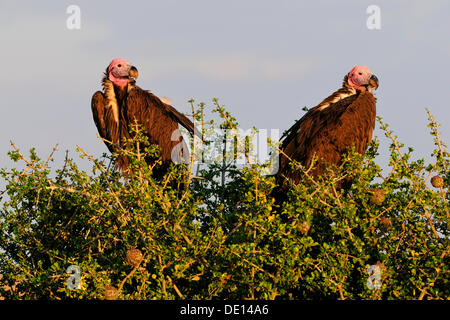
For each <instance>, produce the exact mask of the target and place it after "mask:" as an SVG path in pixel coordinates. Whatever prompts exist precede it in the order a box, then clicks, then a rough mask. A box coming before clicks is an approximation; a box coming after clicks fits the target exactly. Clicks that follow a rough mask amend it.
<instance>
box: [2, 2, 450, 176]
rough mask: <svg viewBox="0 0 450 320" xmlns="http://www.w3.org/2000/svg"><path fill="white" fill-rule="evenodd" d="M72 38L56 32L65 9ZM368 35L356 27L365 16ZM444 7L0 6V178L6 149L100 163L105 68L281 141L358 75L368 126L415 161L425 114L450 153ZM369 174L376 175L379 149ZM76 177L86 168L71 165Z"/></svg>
mask: <svg viewBox="0 0 450 320" xmlns="http://www.w3.org/2000/svg"><path fill="white" fill-rule="evenodd" d="M72 4H74V5H78V6H79V7H80V9H81V29H80V30H69V29H68V28H67V26H66V20H67V18H68V17H69V15H68V14H67V13H66V9H67V7H68V6H69V5H72ZM372 4H374V5H377V6H379V8H380V10H381V29H380V30H369V29H368V28H367V26H366V20H367V18H368V14H367V13H366V9H367V7H368V6H369V5H372ZM449 13H450V1H440V0H433V1H412V0H411V1H407V0H403V1H400V0H391V1H381V0H372V1H363V0H353V1H351V0H343V1H331V0H329V1H325V0H324V1H314V2H313V1H294V0H281V1H261V0H258V1H254V0H247V1H242V0H241V1H234V0H230V1H211V0H210V1H206V0H205V1H200V0H190V1H172V0H165V1H129V2H124V1H95V2H94V1H76V0H74V1H70V2H69V1H39V2H37V1H3V0H1V1H0V39H2V44H1V49H0V61H2V62H3V64H2V66H1V68H0V70H1V71H0V74H1V77H0V93H1V100H0V104H1V109H0V110H1V119H2V126H1V127H0V130H1V131H0V139H1V140H0V166H1V167H11V166H13V163H12V162H11V161H10V160H8V158H7V156H6V153H7V152H8V150H10V149H11V147H10V145H9V140H13V141H14V142H15V144H16V145H17V146H18V147H19V148H21V150H23V151H24V152H26V151H27V150H28V149H29V148H31V147H36V149H37V151H38V154H39V155H40V156H41V157H42V158H45V157H47V156H48V155H49V154H50V152H51V150H52V148H53V147H54V145H55V144H57V143H58V144H59V152H58V153H57V154H56V157H55V162H54V163H53V167H54V168H55V169H56V168H58V167H60V166H61V164H62V160H63V158H64V153H65V150H66V149H68V150H69V151H70V155H71V157H73V158H76V157H77V154H76V153H75V146H76V145H80V146H82V147H83V148H84V149H85V150H87V151H88V152H89V153H91V154H93V155H94V156H100V155H101V154H102V153H103V152H107V149H106V147H105V146H104V144H103V143H102V142H101V141H100V140H98V139H97V137H96V135H97V129H96V127H95V125H94V122H93V120H92V115H91V110H90V100H91V97H92V95H93V93H94V92H95V91H96V90H99V89H100V80H101V77H102V74H103V72H104V70H105V68H106V66H107V65H108V63H109V62H110V61H111V60H112V59H113V58H116V57H124V58H126V59H128V60H130V61H131V62H132V63H133V64H134V65H135V66H136V67H137V68H138V69H139V72H140V76H139V79H138V85H139V86H141V87H142V88H144V89H148V90H151V91H152V92H154V93H155V94H156V95H158V96H160V97H163V96H166V97H169V98H170V99H171V101H172V103H173V105H174V106H175V107H176V108H177V109H178V110H180V111H182V112H190V106H189V104H188V102H187V101H188V100H189V99H191V98H194V99H195V100H196V101H197V102H200V101H203V102H206V103H208V105H210V106H211V105H212V104H211V99H212V98H214V97H217V98H219V101H220V102H221V103H222V104H224V105H226V106H227V109H228V110H229V111H231V113H232V114H233V115H234V116H235V117H236V118H237V120H238V121H239V123H240V124H241V126H242V127H243V129H247V128H250V127H252V126H255V127H257V128H261V129H271V128H279V129H280V130H281V132H282V131H283V130H285V129H287V128H289V127H290V126H291V125H292V124H293V122H294V121H295V120H296V119H299V118H300V117H301V115H302V114H303V113H304V112H303V111H302V108H303V107H304V106H308V107H313V106H315V105H317V104H318V103H320V102H321V101H322V100H323V99H324V98H325V97H327V96H328V95H329V94H330V93H332V92H333V91H335V90H336V89H337V88H338V87H339V86H340V85H341V81H342V78H343V77H344V75H345V74H346V73H347V72H348V71H349V70H350V69H351V68H352V67H353V66H354V65H357V64H364V65H367V66H369V67H370V68H371V69H372V71H373V72H374V73H375V74H376V75H377V76H378V78H379V80H380V88H379V90H378V91H377V92H376V96H377V99H378V104H377V114H378V115H380V116H381V117H383V119H384V121H386V122H387V123H389V125H390V127H391V128H392V129H393V130H394V131H395V134H396V135H398V137H399V139H400V141H402V142H403V143H405V145H406V146H413V147H415V153H414V155H415V157H416V158H421V157H425V158H429V155H430V153H431V152H432V149H433V142H432V138H431V136H430V135H429V134H428V128H427V127H426V123H427V120H426V112H425V108H429V109H430V110H431V112H432V113H433V115H434V116H435V117H436V119H437V121H438V122H440V123H441V124H442V127H441V129H440V131H441V137H442V139H443V140H444V141H445V142H447V143H449V141H450V129H449V119H450V105H449V102H448V101H447V97H448V94H449V91H450V90H449V85H450V81H449V71H450V70H449V69H450V63H449V58H450V32H449V30H450V19H448V14H449ZM375 135H377V136H378V137H379V138H380V140H381V141H382V144H381V147H380V150H379V151H380V153H381V157H380V159H379V162H380V165H382V166H383V167H384V166H385V165H386V163H385V161H386V159H387V154H388V144H387V140H386V139H385V138H384V136H383V134H382V133H381V132H380V131H379V129H378V124H377V129H376V130H375ZM77 162H78V163H80V166H81V167H82V168H83V169H86V170H87V169H89V168H90V164H89V163H88V162H87V161H86V160H81V159H80V160H77Z"/></svg>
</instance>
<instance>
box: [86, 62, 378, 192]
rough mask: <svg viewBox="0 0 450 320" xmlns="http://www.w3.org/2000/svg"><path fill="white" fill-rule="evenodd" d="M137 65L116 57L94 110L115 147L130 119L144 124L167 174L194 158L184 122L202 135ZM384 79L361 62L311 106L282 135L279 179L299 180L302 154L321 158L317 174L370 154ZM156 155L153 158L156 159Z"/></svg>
mask: <svg viewBox="0 0 450 320" xmlns="http://www.w3.org/2000/svg"><path fill="white" fill-rule="evenodd" d="M137 77H138V71H137V69H136V68H135V67H134V66H132V65H131V63H130V62H129V61H127V60H125V59H122V58H117V59H114V60H113V61H112V62H111V63H110V64H109V66H108V67H107V69H106V72H105V76H104V78H103V80H102V85H103V92H101V91H97V92H96V93H95V94H94V96H93V97H92V104H91V105H92V114H93V116H94V121H95V124H96V125H97V129H98V132H99V134H100V136H101V137H102V138H103V139H104V141H105V143H106V145H107V147H108V149H109V150H110V151H111V152H116V151H118V148H124V147H125V143H126V142H125V141H126V139H130V138H133V135H134V133H133V132H131V133H130V130H129V126H130V125H135V124H137V125H139V126H141V127H142V128H143V129H144V134H145V135H146V136H147V137H148V141H149V143H150V144H154V145H157V146H158V147H159V152H160V154H159V156H160V158H161V161H162V165H161V166H160V167H159V169H158V170H159V175H160V174H163V173H164V172H165V171H166V170H167V168H168V167H169V165H170V163H171V162H172V161H174V160H175V162H178V163H179V162H181V161H182V160H183V159H184V160H186V159H188V157H189V155H188V149H187V146H186V144H185V142H184V140H183V137H182V136H181V134H180V132H179V130H178V124H181V125H182V126H183V127H185V128H186V129H187V130H188V131H189V132H190V134H192V135H193V134H195V135H197V136H199V137H200V138H201V133H199V132H198V131H197V130H196V128H194V124H193V123H192V121H191V120H189V119H188V118H187V117H186V116H184V115H183V114H181V113H180V112H178V111H177V110H176V109H175V108H174V107H172V106H171V105H169V104H167V103H165V102H163V101H162V100H161V99H159V98H158V97H157V96H155V95H154V94H152V93H151V92H150V91H147V90H143V89H141V88H140V87H138V86H137V85H136V79H137ZM377 88H378V79H377V77H376V76H375V75H374V74H372V72H371V71H370V69H369V68H368V67H366V66H355V67H353V68H352V69H351V70H350V72H349V73H348V74H347V75H346V76H345V77H344V81H343V83H342V87H341V88H340V89H338V90H337V91H336V92H334V93H333V94H331V95H330V96H329V97H328V98H326V99H325V100H323V101H322V102H321V103H320V104H318V105H317V106H316V107H314V108H312V109H310V110H309V111H308V112H307V113H306V114H305V115H304V116H303V117H302V118H301V119H300V120H298V121H297V122H296V123H295V124H294V125H293V126H292V127H291V128H290V129H288V130H287V131H286V132H285V133H284V135H283V136H282V138H281V148H280V162H279V164H280V165H279V171H278V173H277V175H276V181H277V183H278V185H280V186H282V185H285V183H284V182H285V181H286V180H287V179H290V180H292V182H294V183H298V182H299V181H300V179H301V176H302V175H301V174H300V172H299V171H298V170H294V169H293V168H291V166H290V165H289V163H290V161H292V160H296V161H297V162H299V163H301V164H302V165H304V166H306V167H309V166H310V165H311V163H312V162H313V161H316V164H315V166H314V169H313V170H312V171H311V174H312V176H314V177H316V176H318V175H321V174H322V173H324V171H325V168H326V166H327V165H333V164H336V165H338V164H339V163H340V161H341V157H342V156H343V154H344V153H346V152H347V151H349V150H351V149H352V147H354V148H355V151H356V152H358V153H360V154H364V153H365V152H366V150H367V147H368V145H369V143H370V141H371V139H372V132H373V129H374V127H375V115H376V98H375V97H374V96H373V94H372V89H377ZM146 160H147V159H146ZM152 161H154V158H153V159H148V160H147V162H148V163H149V164H150V163H152ZM129 165H130V163H129V160H128V158H127V157H126V155H119V156H118V157H117V159H116V162H115V166H116V168H117V169H119V170H121V171H122V172H125V173H126V172H127V171H128V170H129Z"/></svg>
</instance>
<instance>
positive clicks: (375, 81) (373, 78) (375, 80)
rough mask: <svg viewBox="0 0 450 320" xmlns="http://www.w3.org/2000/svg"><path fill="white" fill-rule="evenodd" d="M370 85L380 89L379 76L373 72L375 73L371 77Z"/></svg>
mask: <svg viewBox="0 0 450 320" xmlns="http://www.w3.org/2000/svg"><path fill="white" fill-rule="evenodd" d="M369 85H370V86H371V87H372V88H375V90H376V89H378V78H377V76H376V75H374V74H373V75H372V76H371V77H370V79H369Z"/></svg>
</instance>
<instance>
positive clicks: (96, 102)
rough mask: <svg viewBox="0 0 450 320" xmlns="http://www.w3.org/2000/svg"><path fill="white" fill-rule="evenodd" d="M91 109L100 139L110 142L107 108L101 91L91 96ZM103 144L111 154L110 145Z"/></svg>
mask: <svg viewBox="0 0 450 320" xmlns="http://www.w3.org/2000/svg"><path fill="white" fill-rule="evenodd" d="M91 109H92V116H93V118H94V122H95V125H96V126H97V130H98V133H99V135H100V137H102V138H103V139H106V140H108V141H110V140H111V135H110V134H108V125H107V123H106V122H107V121H108V112H106V109H108V108H107V106H106V98H105V96H104V95H103V93H102V92H101V91H97V92H96V93H94V95H93V96H92V100H91ZM105 144H106V146H107V147H108V149H109V151H111V152H113V149H112V146H111V144H109V143H107V142H105Z"/></svg>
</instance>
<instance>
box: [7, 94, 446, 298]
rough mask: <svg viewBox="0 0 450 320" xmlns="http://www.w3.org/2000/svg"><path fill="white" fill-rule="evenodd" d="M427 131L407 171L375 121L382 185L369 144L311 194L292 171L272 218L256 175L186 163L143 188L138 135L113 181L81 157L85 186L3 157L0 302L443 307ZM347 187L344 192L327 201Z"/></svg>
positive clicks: (103, 163)
mask: <svg viewBox="0 0 450 320" xmlns="http://www.w3.org/2000/svg"><path fill="white" fill-rule="evenodd" d="M191 104H192V105H194V104H193V101H191ZM204 110H205V105H204V104H200V105H199V108H198V109H197V110H194V114H193V115H194V118H195V119H196V120H197V121H201V123H202V128H203V130H204V132H205V130H207V127H208V126H210V127H212V126H215V125H216V124H215V123H214V122H213V121H209V122H207V123H205V121H204V119H203V118H204V116H203V112H204ZM214 111H215V112H217V114H218V115H219V116H220V121H222V122H220V123H219V126H220V127H221V128H227V129H236V128H238V124H237V123H236V120H235V119H234V118H233V117H231V115H230V114H229V113H228V112H227V111H226V110H225V108H224V107H223V106H220V105H219V103H218V102H217V100H214ZM427 112H428V111H427ZM428 117H429V127H430V132H431V135H432V137H433V140H432V141H433V143H434V145H435V146H434V148H433V152H432V157H433V162H432V163H426V162H425V160H423V159H419V160H413V159H412V155H413V150H412V148H407V149H405V148H404V146H403V144H401V143H400V142H399V141H398V139H397V137H395V136H394V135H393V133H392V131H391V130H390V129H389V128H388V126H387V125H386V124H385V123H383V121H382V120H381V119H380V118H378V123H379V125H380V127H381V129H382V130H384V132H385V134H386V138H387V139H389V140H390V142H391V145H390V150H389V151H390V161H389V170H388V171H390V172H389V173H388V174H387V175H386V174H384V175H383V172H382V170H381V168H380V166H379V165H377V164H376V160H377V157H378V155H379V154H378V147H379V142H378V138H374V140H373V141H372V143H371V145H370V147H369V150H368V151H367V153H366V155H365V156H361V155H358V154H353V153H349V154H348V155H346V156H345V159H344V160H343V162H342V164H341V165H340V166H339V167H337V168H334V170H332V169H331V168H330V170H329V171H328V172H327V173H326V174H325V175H324V176H322V177H320V178H319V179H316V180H314V179H312V177H311V176H310V175H309V170H308V168H304V167H302V166H301V165H300V164H298V163H295V162H292V164H291V165H292V167H293V169H294V170H300V171H301V172H302V174H303V176H304V179H303V181H304V182H303V183H300V184H298V185H292V186H291V187H290V188H289V192H288V195H287V200H286V201H285V202H284V203H282V204H281V205H279V204H277V203H276V202H275V199H274V198H273V197H272V195H271V192H272V190H273V188H274V187H275V182H274V178H273V176H266V175H264V174H263V173H262V166H261V165H257V164H251V165H248V166H246V167H243V168H240V167H237V166H236V165H234V164H233V163H225V162H223V163H221V162H220V161H219V162H215V163H212V164H211V165H209V166H203V167H202V168H200V170H197V172H195V170H194V163H193V162H191V163H190V164H185V165H173V166H172V167H171V168H170V170H169V171H168V173H167V174H166V175H165V176H164V177H163V178H162V179H154V178H153V176H152V170H153V168H154V166H158V162H156V163H155V165H154V166H148V165H147V164H146V163H145V161H144V158H145V156H147V155H149V154H153V156H156V151H157V150H155V147H154V146H151V147H148V148H143V147H142V146H144V145H145V142H146V139H145V137H144V136H143V135H142V134H140V131H139V130H137V133H136V136H135V138H134V139H133V140H134V141H132V142H133V143H129V144H128V148H127V150H122V151H121V152H124V153H126V154H127V155H128V156H129V157H130V158H131V164H132V167H133V171H132V172H131V173H130V175H128V176H126V177H123V176H121V174H119V173H118V172H115V171H114V170H108V169H107V168H108V166H107V163H108V160H109V158H108V157H106V156H104V157H103V158H101V159H95V158H93V157H92V156H90V155H89V153H88V152H86V151H85V150H83V149H82V148H81V147H77V151H78V152H79V154H80V157H81V158H83V159H84V160H83V161H90V162H92V171H91V172H84V171H80V170H79V169H78V167H77V164H76V162H75V161H74V160H73V159H69V158H68V157H66V159H65V161H64V165H63V167H62V168H60V169H57V170H54V171H53V170H52V169H51V167H50V164H51V161H52V156H53V154H52V155H50V157H49V158H48V159H47V160H42V159H40V158H39V157H38V155H37V154H36V152H35V151H34V150H33V149H32V150H30V153H29V155H24V154H23V153H21V151H20V150H19V149H18V148H17V147H16V146H15V145H14V144H12V146H13V149H12V150H11V151H10V152H9V156H10V158H11V159H12V160H13V161H16V162H22V163H23V164H24V168H23V169H17V168H16V169H11V170H6V169H2V170H1V172H0V174H1V176H2V178H3V179H4V180H5V181H6V183H7V185H6V188H5V190H3V191H2V209H1V211H0V274H1V275H2V277H1V278H0V296H3V297H4V298H6V299H69V298H70V299H448V298H449V297H450V295H449V290H450V289H449V288H450V286H449V283H448V280H449V268H448V266H449V261H448V253H449V252H448V240H449V205H448V204H449V200H450V199H449V193H448V186H449V184H450V174H449V171H448V169H449V165H450V163H449V153H448V152H447V151H446V149H445V148H446V146H445V145H444V143H443V142H442V141H441V139H440V138H439V134H438V125H437V124H436V122H435V121H434V119H433V118H432V116H431V114H430V113H429V112H428ZM194 172H195V174H194ZM436 176H437V177H438V178H434V177H436ZM348 177H351V178H352V179H353V184H352V186H351V188H350V189H349V190H347V191H344V190H341V189H339V188H338V186H339V182H340V181H341V180H343V179H346V178H348ZM432 179H433V181H432V184H431V180H432ZM70 266H72V267H70ZM69 267H70V268H69ZM71 268H72V270H74V269H73V268H75V271H71ZM72 272H75V273H72ZM78 275H79V280H80V281H79V282H78V281H77V279H78V278H77V276H78Z"/></svg>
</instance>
